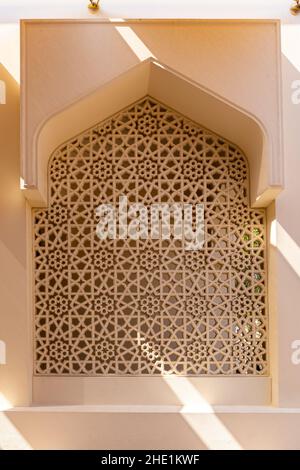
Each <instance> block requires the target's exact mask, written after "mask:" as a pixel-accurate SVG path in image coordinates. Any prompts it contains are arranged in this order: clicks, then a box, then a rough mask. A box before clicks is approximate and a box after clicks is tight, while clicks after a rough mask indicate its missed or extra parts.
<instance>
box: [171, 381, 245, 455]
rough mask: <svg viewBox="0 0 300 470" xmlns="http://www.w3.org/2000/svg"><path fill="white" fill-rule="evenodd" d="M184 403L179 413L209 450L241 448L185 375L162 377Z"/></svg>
mask: <svg viewBox="0 0 300 470" xmlns="http://www.w3.org/2000/svg"><path fill="white" fill-rule="evenodd" d="M164 380H165V382H166V383H167V384H168V386H169V387H170V388H171V389H172V391H173V392H174V393H175V394H176V396H177V397H178V398H179V399H180V400H181V402H182V403H183V404H184V406H183V407H182V409H181V411H180V413H181V415H182V417H183V418H184V420H185V421H186V422H187V424H188V425H189V426H190V427H191V428H192V429H193V431H194V432H195V434H196V435H197V436H198V437H199V438H200V439H201V441H202V442H203V443H204V444H205V445H206V446H207V448H208V449H210V450H242V447H241V446H240V444H239V442H238V441H237V440H236V439H235V437H234V436H233V435H232V434H231V432H230V431H229V430H228V429H227V428H226V426H225V425H224V424H223V423H222V421H221V420H220V419H219V418H218V417H217V416H216V414H215V412H214V410H213V408H212V406H211V405H210V404H209V403H208V402H207V401H206V400H205V398H204V397H203V396H202V395H201V393H200V392H199V390H197V389H196V388H195V387H194V385H193V384H192V383H191V381H190V380H189V379H187V378H185V377H180V378H179V377H175V376H169V377H164Z"/></svg>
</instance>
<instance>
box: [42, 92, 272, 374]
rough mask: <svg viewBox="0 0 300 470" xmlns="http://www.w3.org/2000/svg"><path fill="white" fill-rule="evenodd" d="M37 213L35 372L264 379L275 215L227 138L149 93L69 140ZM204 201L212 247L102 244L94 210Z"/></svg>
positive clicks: (175, 242)
mask: <svg viewBox="0 0 300 470" xmlns="http://www.w3.org/2000/svg"><path fill="white" fill-rule="evenodd" d="M48 177H49V207H48V208H46V209H34V210H33V230H34V250H33V252H34V299H35V373H36V374H45V375H53V374H54V375H55V374H58V375H88V376H92V375H164V374H171V373H172V374H177V375H246V374H250V375H264V374H267V373H268V368H267V312H266V287H265V270H266V266H265V262H266V261H265V256H266V253H265V213H264V210H261V209H250V207H249V189H248V187H249V180H248V166H247V162H246V160H245V157H244V156H243V155H242V153H241V151H240V150H239V149H238V148H237V147H236V146H234V145H233V144H231V143H229V142H227V141H225V140H224V139H223V138H220V137H219V136H217V135H215V134H213V133H212V132H210V131H208V130H206V129H204V128H202V127H200V126H198V125H197V124H195V123H193V122H191V121H189V120H188V119H186V118H185V117H183V116H181V115H180V114H178V113H177V112H175V111H173V110H170V109H169V108H168V107H167V106H165V105H163V104H161V103H158V102H157V101H155V100H154V99H152V98H149V97H146V98H145V99H143V100H141V101H140V102H138V103H136V104H133V105H131V106H130V107H128V108H127V109H125V110H123V111H121V112H120V113H118V114H117V115H115V116H113V117H111V118H110V119H108V120H106V121H105V122H102V123H100V124H99V125H96V126H95V127H93V128H92V129H89V130H87V131H85V132H83V133H82V134H81V135H79V136H78V137H76V138H74V139H72V140H70V141H69V142H67V143H65V144H63V145H61V147H60V148H59V149H58V150H56V151H55V153H54V155H53V156H52V158H51V161H50V164H49V175H48ZM120 195H125V196H127V198H128V201H129V203H133V202H141V203H144V204H145V205H146V206H148V205H150V204H153V203H157V202H164V203H172V202H178V203H191V204H196V203H203V204H204V216H205V242H204V247H203V249H201V250H198V251H187V250H186V249H185V248H184V243H183V241H181V240H174V239H171V240H152V239H146V240H144V239H143V240H131V239H126V240H119V239H117V240H100V239H99V238H98V237H97V235H96V227H97V223H98V218H97V216H96V208H97V207H98V206H99V204H101V203H110V204H114V205H115V206H116V207H117V206H118V200H119V196H120Z"/></svg>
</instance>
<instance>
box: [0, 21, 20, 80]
mask: <svg viewBox="0 0 300 470" xmlns="http://www.w3.org/2000/svg"><path fill="white" fill-rule="evenodd" d="M0 63H1V64H2V65H3V66H4V67H5V68H6V70H7V71H8V72H9V73H10V75H11V76H12V77H13V78H14V79H15V80H16V82H18V83H20V29H19V25H18V24H0Z"/></svg>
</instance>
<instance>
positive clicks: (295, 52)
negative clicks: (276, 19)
mask: <svg viewBox="0 0 300 470" xmlns="http://www.w3.org/2000/svg"><path fill="white" fill-rule="evenodd" d="M281 32H282V35H281V47H282V53H283V54H284V55H285V56H286V58H287V59H288V60H289V61H290V62H291V64H293V66H294V67H295V68H296V69H297V70H298V71H299V72H300V54H299V43H300V25H299V24H284V25H282V26H281ZM296 78H297V76H295V79H296Z"/></svg>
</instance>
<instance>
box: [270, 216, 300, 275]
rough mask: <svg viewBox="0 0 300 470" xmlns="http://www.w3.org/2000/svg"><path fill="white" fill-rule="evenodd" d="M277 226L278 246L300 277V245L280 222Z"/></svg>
mask: <svg viewBox="0 0 300 470" xmlns="http://www.w3.org/2000/svg"><path fill="white" fill-rule="evenodd" d="M276 227H277V230H276V235H277V244H276V246H277V248H278V250H279V251H280V253H281V254H282V256H283V257H284V258H285V260H286V261H287V262H288V263H289V265H290V266H291V268H292V269H293V270H294V271H295V273H296V274H298V276H299V277H300V247H299V245H298V244H297V243H296V242H295V240H293V238H292V237H291V236H290V235H289V234H288V233H287V231H286V230H285V229H284V228H283V227H282V226H281V225H280V224H279V223H278V222H277V223H276ZM271 230H272V229H271ZM271 243H272V240H271ZM272 244H273V243H272Z"/></svg>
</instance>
